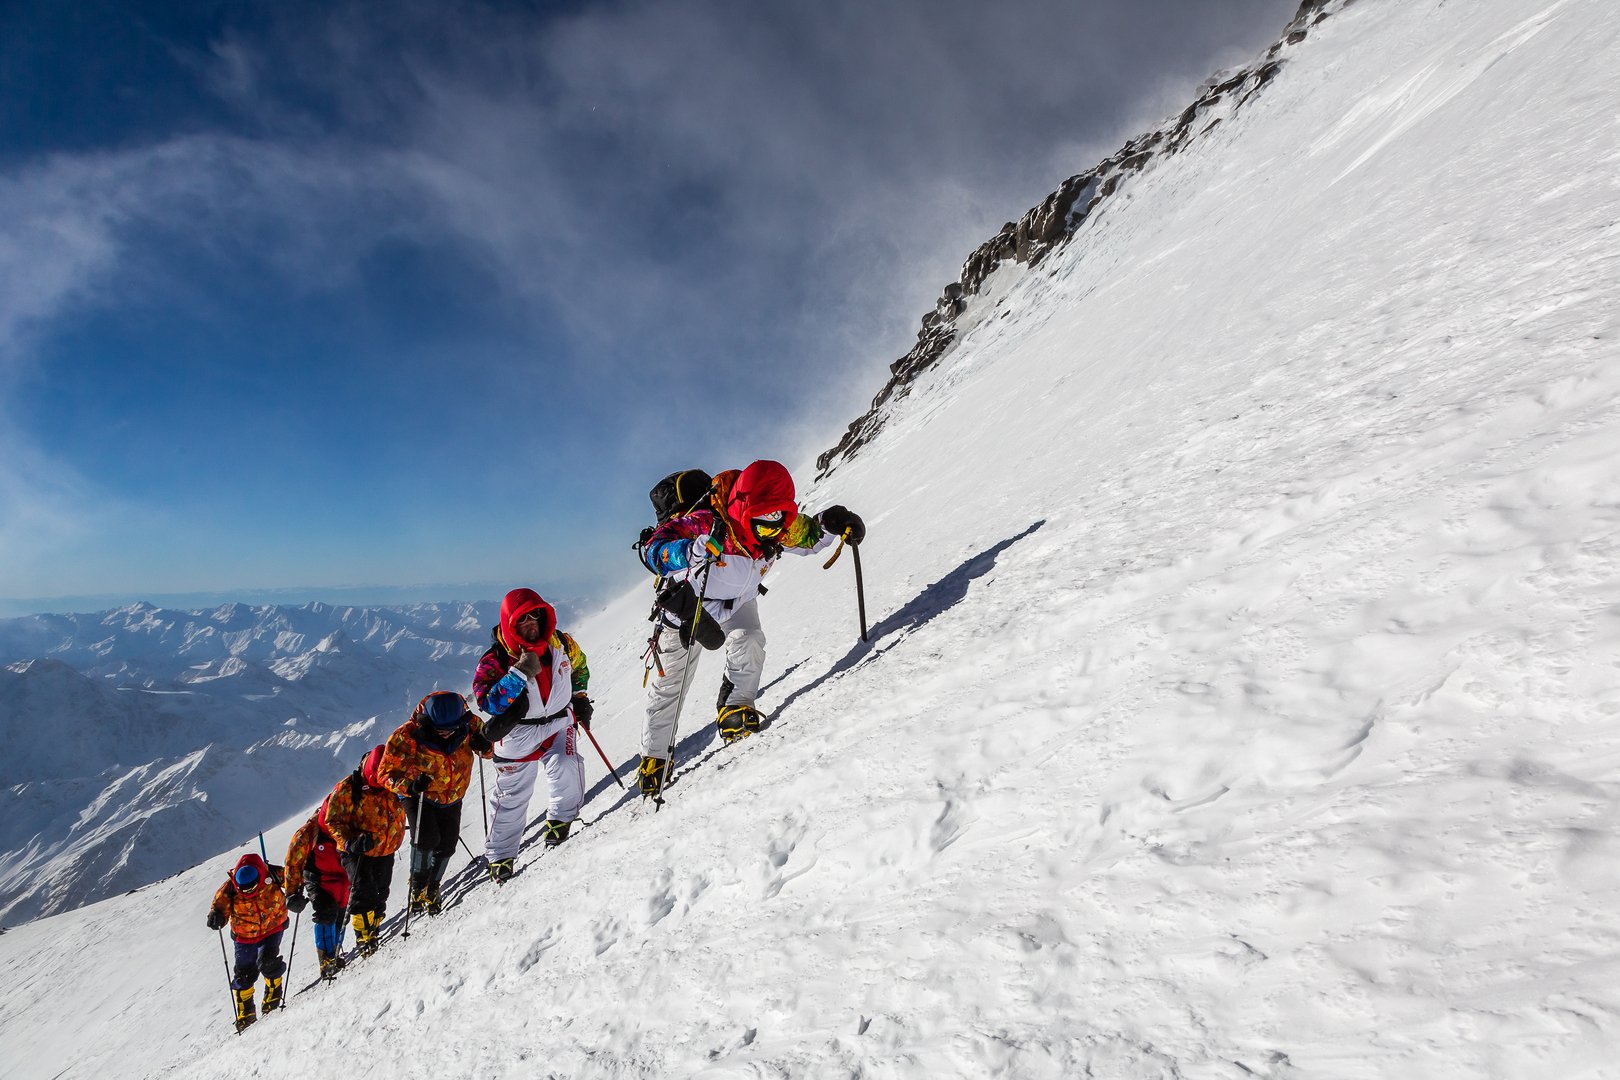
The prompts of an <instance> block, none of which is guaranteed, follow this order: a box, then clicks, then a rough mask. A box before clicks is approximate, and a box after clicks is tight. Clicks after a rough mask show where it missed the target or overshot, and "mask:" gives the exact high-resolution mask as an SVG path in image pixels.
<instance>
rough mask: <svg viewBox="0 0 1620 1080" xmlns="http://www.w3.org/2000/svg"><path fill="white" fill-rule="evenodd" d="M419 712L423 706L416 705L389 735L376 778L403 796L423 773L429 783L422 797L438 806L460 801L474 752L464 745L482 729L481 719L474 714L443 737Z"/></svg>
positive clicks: (470, 773) (465, 792) (463, 793)
mask: <svg viewBox="0 0 1620 1080" xmlns="http://www.w3.org/2000/svg"><path fill="white" fill-rule="evenodd" d="M421 713H422V707H421V706H420V705H418V706H417V711H416V712H415V713H413V714H412V715H411V718H410V719H409V720H407V721H405V722H404V723H403V724H401V725H399V727H397V728H395V729H394V733H393V734H392V735H390V736H388V744H387V747H386V749H384V750H383V757H382V764H381V765H380V766H378V768H377V773H378V777H379V779H381V780H382V782H383V786H384V787H387V788H388V789H389V790H391V791H393V792H395V793H396V794H399V795H405V794H408V793H409V791H410V788H411V784H412V783H413V782H414V781H415V780H416V778H417V777H419V776H426V777H427V778H428V780H429V781H430V782H429V784H428V788H427V790H426V791H424V792H423V793H422V797H423V798H425V799H427V800H428V801H429V802H435V803H438V804H439V805H441V806H448V805H449V804H451V803H454V802H460V801H461V799H462V797H463V796H465V795H466V794H467V784H468V782H469V781H470V780H471V779H472V770H473V752H472V747H470V746H469V745H467V743H468V736H469V735H470V734H471V733H472V732H474V731H481V730H482V729H483V721H481V720H480V719H479V718H478V717H477V716H473V717H472V718H471V719H470V720H469V721H468V723H469V727H468V729H467V730H465V731H459V732H456V733H455V734H453V735H451V736H449V737H448V738H446V737H443V736H441V735H440V734H439V732H437V731H435V730H434V728H433V727H432V725H430V724H429V723H428V722H427V719H426V717H424V716H423V715H422V714H421Z"/></svg>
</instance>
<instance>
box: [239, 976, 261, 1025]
mask: <svg viewBox="0 0 1620 1080" xmlns="http://www.w3.org/2000/svg"><path fill="white" fill-rule="evenodd" d="M234 993H235V994H236V1030H237V1031H241V1030H242V1029H243V1028H245V1027H247V1026H248V1025H249V1024H251V1023H253V1021H255V1020H257V1019H258V1017H257V1016H255V1015H253V987H251V986H244V987H242V989H240V990H237V991H234Z"/></svg>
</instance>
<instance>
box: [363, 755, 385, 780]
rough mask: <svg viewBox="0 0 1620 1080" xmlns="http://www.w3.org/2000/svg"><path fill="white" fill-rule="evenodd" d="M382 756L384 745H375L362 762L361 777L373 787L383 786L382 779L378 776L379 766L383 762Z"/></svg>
mask: <svg viewBox="0 0 1620 1080" xmlns="http://www.w3.org/2000/svg"><path fill="white" fill-rule="evenodd" d="M382 758H383V747H381V746H373V747H372V748H371V750H370V752H368V753H367V754H366V759H365V760H364V761H362V762H361V763H360V779H362V780H364V781H365V782H366V783H367V784H369V785H371V786H372V787H382V781H381V780H380V779H378V777H377V767H378V766H379V765H381V764H382Z"/></svg>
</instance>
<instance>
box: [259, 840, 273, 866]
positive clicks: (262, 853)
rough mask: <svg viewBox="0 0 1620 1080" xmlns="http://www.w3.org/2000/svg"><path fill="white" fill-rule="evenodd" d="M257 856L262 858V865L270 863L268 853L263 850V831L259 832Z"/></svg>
mask: <svg viewBox="0 0 1620 1080" xmlns="http://www.w3.org/2000/svg"><path fill="white" fill-rule="evenodd" d="M259 858H261V859H263V860H264V865H266V866H269V865H270V853H269V852H268V851H266V850H264V833H260V834H259Z"/></svg>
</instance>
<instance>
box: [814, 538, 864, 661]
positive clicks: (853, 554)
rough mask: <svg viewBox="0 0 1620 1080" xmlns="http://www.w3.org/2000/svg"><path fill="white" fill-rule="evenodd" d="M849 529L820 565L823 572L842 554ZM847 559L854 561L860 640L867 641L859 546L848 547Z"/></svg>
mask: <svg viewBox="0 0 1620 1080" xmlns="http://www.w3.org/2000/svg"><path fill="white" fill-rule="evenodd" d="M849 533H850V530H849V529H845V530H844V531H843V533H842V534H840V535H839V537H838V547H836V548H835V549H833V553H832V557H831V558H830V559H828V560H827V561H826V562H824V563H822V564H821V568H822V569H823V570H830V569H832V564H833V563H835V562H837V561H838V556H840V555H842V554H843V553H844V542H845V541H846V540H848V539H849ZM849 552H850V555H849V557H850V558H852V559H854V560H855V604H856V606H857V607H858V608H859V609H860V613H861V640H862V641H865V640H867V634H866V581H865V579H864V578H862V576H861V545H859V544H850V545H849Z"/></svg>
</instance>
